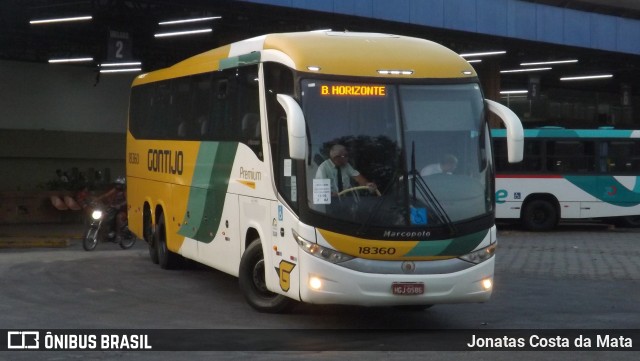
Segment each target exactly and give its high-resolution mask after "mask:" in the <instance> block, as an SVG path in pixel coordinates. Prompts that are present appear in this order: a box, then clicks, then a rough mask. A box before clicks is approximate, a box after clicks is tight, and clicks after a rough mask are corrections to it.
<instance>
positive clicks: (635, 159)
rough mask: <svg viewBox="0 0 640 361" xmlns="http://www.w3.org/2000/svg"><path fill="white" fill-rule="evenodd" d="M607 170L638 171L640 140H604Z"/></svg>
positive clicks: (619, 171)
mask: <svg viewBox="0 0 640 361" xmlns="http://www.w3.org/2000/svg"><path fill="white" fill-rule="evenodd" d="M605 144H606V149H607V151H608V154H605V157H606V164H607V166H608V168H607V170H608V171H609V172H612V173H635V174H637V173H638V172H640V141H636V140H615V141H609V142H606V143H605Z"/></svg>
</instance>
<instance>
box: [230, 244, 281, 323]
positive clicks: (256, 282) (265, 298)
mask: <svg viewBox="0 0 640 361" xmlns="http://www.w3.org/2000/svg"><path fill="white" fill-rule="evenodd" d="M267 268H268V267H267V266H266V265H265V262H264V254H263V252H262V244H261V242H260V239H259V238H258V239H256V240H254V241H253V242H251V244H250V245H249V246H248V247H247V249H246V250H245V251H244V254H243V255H242V259H241V260H240V274H239V283H240V289H241V290H242V294H243V295H244V297H245V299H246V300H247V303H249V305H250V306H251V307H253V308H254V309H256V310H258V311H260V312H269V313H281V312H286V311H288V310H289V309H290V308H291V307H292V306H293V300H292V299H290V298H287V297H285V296H283V295H280V294H277V293H273V292H271V291H269V290H268V289H267V283H266V280H265V276H266V274H265V272H266V270H267Z"/></svg>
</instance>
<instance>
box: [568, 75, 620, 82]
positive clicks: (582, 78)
mask: <svg viewBox="0 0 640 361" xmlns="http://www.w3.org/2000/svg"><path fill="white" fill-rule="evenodd" d="M605 78H613V74H600V75H583V76H567V77H563V78H560V80H562V81H571V80H589V79H605Z"/></svg>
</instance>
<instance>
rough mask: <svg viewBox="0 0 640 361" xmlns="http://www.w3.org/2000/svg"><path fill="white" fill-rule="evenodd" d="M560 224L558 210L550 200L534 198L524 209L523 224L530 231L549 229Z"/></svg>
mask: <svg viewBox="0 0 640 361" xmlns="http://www.w3.org/2000/svg"><path fill="white" fill-rule="evenodd" d="M557 224H558V211H557V209H556V207H555V206H554V205H553V204H552V203H551V202H549V201H546V200H544V199H534V200H532V201H530V202H527V203H526V204H525V206H524V209H523V210H522V225H523V226H524V228H526V229H528V230H530V231H548V230H550V229H552V228H554V227H555V226H556V225H557Z"/></svg>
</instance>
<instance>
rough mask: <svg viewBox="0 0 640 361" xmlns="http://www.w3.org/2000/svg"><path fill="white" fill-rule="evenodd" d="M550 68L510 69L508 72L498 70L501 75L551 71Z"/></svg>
mask: <svg viewBox="0 0 640 361" xmlns="http://www.w3.org/2000/svg"><path fill="white" fill-rule="evenodd" d="M551 69H552V68H527V69H510V70H500V72H501V73H524V72H530V71H545V70H551Z"/></svg>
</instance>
